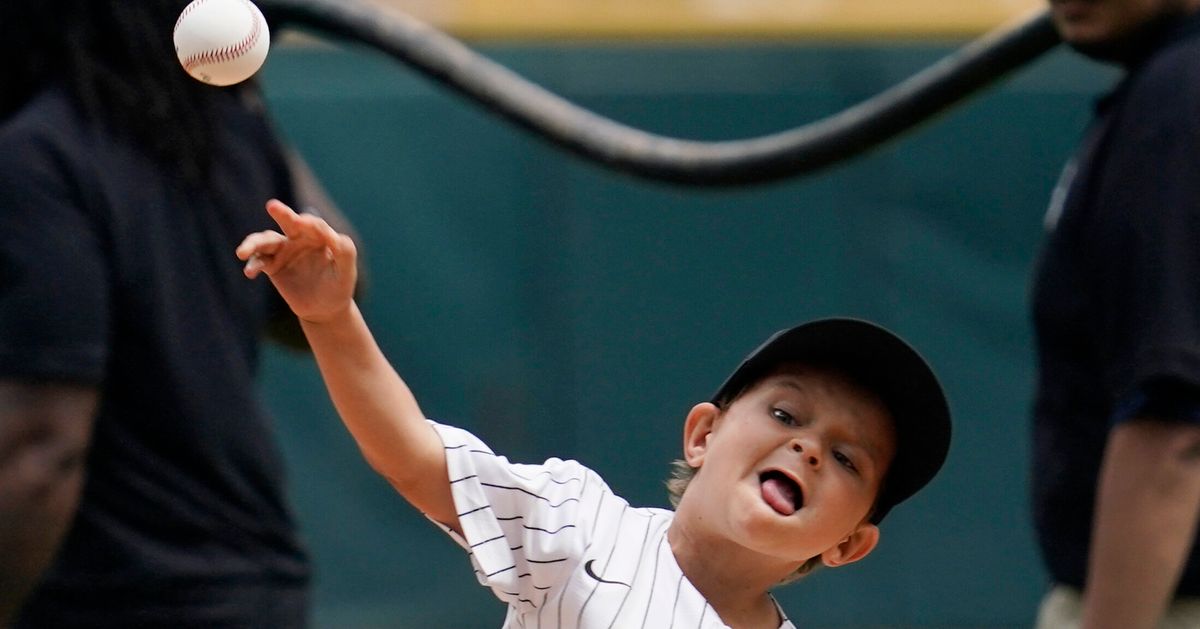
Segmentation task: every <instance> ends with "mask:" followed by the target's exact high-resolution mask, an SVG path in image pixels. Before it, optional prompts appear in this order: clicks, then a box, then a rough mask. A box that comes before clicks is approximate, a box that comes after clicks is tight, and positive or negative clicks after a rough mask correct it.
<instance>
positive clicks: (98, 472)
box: [0, 89, 309, 627]
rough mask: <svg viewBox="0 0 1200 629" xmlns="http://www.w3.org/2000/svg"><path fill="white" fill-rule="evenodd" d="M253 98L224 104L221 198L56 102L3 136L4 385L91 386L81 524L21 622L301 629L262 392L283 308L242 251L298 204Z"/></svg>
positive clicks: (297, 584) (304, 567) (278, 470)
mask: <svg viewBox="0 0 1200 629" xmlns="http://www.w3.org/2000/svg"><path fill="white" fill-rule="evenodd" d="M249 97H252V95H251V94H250V93H248V92H240V91H235V90H229V91H228V92H227V93H226V94H225V95H223V96H222V97H221V98H222V101H221V104H220V115H221V117H222V121H223V124H222V125H220V126H214V127H213V129H212V132H213V133H214V134H216V137H217V141H218V143H219V146H220V147H221V158H220V160H219V161H218V164H217V171H218V172H217V174H216V176H215V177H214V181H215V183H214V184H213V185H211V186H208V187H206V188H203V189H201V190H196V189H189V188H188V187H187V186H185V185H184V184H183V183H182V182H181V181H180V180H179V179H178V175H177V174H175V173H174V172H173V170H174V169H173V168H171V167H170V165H163V164H161V163H160V162H157V161H155V160H153V159H151V158H149V157H148V156H147V155H146V154H144V153H143V152H141V151H139V150H137V149H135V148H133V147H132V145H131V143H128V142H121V141H114V139H113V138H111V137H110V136H109V135H107V134H106V133H105V132H103V131H101V130H99V129H97V128H96V127H94V126H92V125H90V124H88V123H87V122H86V121H85V120H84V119H83V118H82V117H81V116H80V115H79V113H78V112H77V111H76V110H75V109H74V108H73V107H72V105H71V103H70V101H69V99H68V98H67V97H66V93H65V91H63V90H58V89H51V90H48V91H46V92H44V93H42V94H41V95H39V96H38V97H37V98H36V99H35V100H33V101H32V102H31V103H30V104H28V105H27V106H26V107H25V108H24V109H23V110H21V111H20V112H18V113H16V114H15V115H14V116H13V117H11V118H9V119H8V120H7V121H5V123H4V125H3V126H2V127H0V378H11V377H17V378H34V379H48V380H53V381H69V382H80V383H86V384H92V385H95V386H97V387H98V388H99V390H100V392H101V400H100V408H99V411H98V416H97V418H96V422H95V428H94V435H93V438H92V442H91V447H90V451H89V453H88V458H87V472H86V473H87V477H86V482H85V487H84V490H83V496H82V501H81V504H80V507H79V511H78V515H77V517H76V519H75V521H74V523H73V525H72V528H71V529H70V531H69V533H68V535H67V537H66V539H65V541H64V543H63V546H62V548H61V551H60V554H59V557H58V559H57V561H56V563H55V565H54V566H53V567H52V568H51V570H50V572H49V574H47V575H46V578H45V581H44V583H43V584H42V585H41V586H40V587H39V589H38V590H37V591H36V592H35V594H34V595H33V597H32V598H31V599H30V600H29V602H28V603H27V605H26V608H25V610H24V612H23V615H22V621H23V623H24V626H31V627H61V626H77V625H79V624H85V625H86V626H90V627H98V626H112V627H132V626H155V625H163V626H167V625H173V626H205V627H216V626H221V627H225V626H257V627H276V626H287V627H292V626H300V625H303V624H304V623H305V622H306V619H307V605H308V602H307V583H308V578H309V568H308V561H307V556H306V552H305V550H304V548H303V547H302V544H301V543H300V541H299V539H298V537H297V533H296V530H295V525H294V522H293V518H292V515H291V513H290V512H289V509H288V507H287V505H286V501H285V490H284V473H283V468H282V460H281V454H280V452H279V450H278V447H277V445H276V440H275V437H274V435H273V433H272V431H273V427H272V425H271V421H270V418H269V417H268V416H267V413H266V412H265V410H264V408H263V406H262V404H261V403H260V401H259V399H258V396H257V389H256V387H257V385H256V381H255V377H256V371H257V368H258V359H259V352H258V343H259V342H260V337H261V332H262V330H263V328H264V325H265V324H266V322H267V321H268V319H269V318H270V317H271V316H273V315H274V314H276V313H278V312H279V311H280V308H281V307H282V306H281V304H282V302H281V301H280V300H279V299H278V298H277V297H276V295H275V293H274V291H273V290H272V288H271V287H270V285H269V283H268V282H264V281H255V282H251V281H248V280H246V279H245V278H244V277H243V276H242V274H241V271H240V267H241V265H240V263H239V261H238V260H237V259H236V257H235V256H234V253H233V251H234V248H235V247H236V246H237V244H238V243H239V242H240V241H241V239H242V238H243V237H244V236H245V235H246V234H249V233H251V232H253V231H258V230H262V229H267V228H270V227H272V225H271V223H270V221H269V218H268V216H267V215H266V212H265V211H264V209H263V206H264V203H265V201H266V200H267V199H268V198H270V197H279V198H281V199H284V200H289V198H290V196H291V192H290V191H291V181H290V178H289V175H288V171H287V168H286V165H285V161H284V158H283V155H282V152H281V149H280V147H279V146H278V143H277V142H276V140H275V139H274V137H273V134H272V131H271V129H270V128H269V125H268V124H267V122H266V120H265V118H264V116H263V115H262V113H261V112H260V111H259V109H257V108H255V107H253V106H251V104H252V103H253V101H251V100H248V98H249Z"/></svg>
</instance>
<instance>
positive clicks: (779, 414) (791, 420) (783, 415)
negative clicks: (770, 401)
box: [771, 408, 796, 426]
mask: <svg viewBox="0 0 1200 629" xmlns="http://www.w3.org/2000/svg"><path fill="white" fill-rule="evenodd" d="M771 416H772V417H774V418H775V419H778V420H779V421H781V422H783V423H785V424H787V425H789V426H795V425H796V418H795V417H792V415H791V414H790V413H788V412H787V411H785V410H783V409H781V408H773V409H771Z"/></svg>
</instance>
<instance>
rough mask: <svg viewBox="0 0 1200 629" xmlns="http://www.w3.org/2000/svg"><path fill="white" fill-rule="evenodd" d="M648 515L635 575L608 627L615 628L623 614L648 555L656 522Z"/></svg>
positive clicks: (634, 568)
mask: <svg viewBox="0 0 1200 629" xmlns="http://www.w3.org/2000/svg"><path fill="white" fill-rule="evenodd" d="M645 515H646V531H645V532H644V533H642V545H641V548H640V549H639V550H638V559H637V563H636V564H634V566H633V576H632V577H630V579H629V585H630V587H629V589H627V590H625V596H623V597H621V604H620V605H618V606H617V613H616V614H615V615H613V619H612V622H611V623H609V625H608V629H613V627H615V626H616V624H617V618H619V617H620V616H621V610H622V609H625V603H626V602H627V601H628V600H629V595H630V594H631V593H633V583H634V582H635V581H637V576H638V574H639V573H640V572H641V570H642V559H644V558H645V557H646V542H648V541H650V525H651V524H653V523H654V516H651V515H650V514H645Z"/></svg>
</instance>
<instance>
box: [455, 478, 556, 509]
mask: <svg viewBox="0 0 1200 629" xmlns="http://www.w3.org/2000/svg"><path fill="white" fill-rule="evenodd" d="M479 485H480V486H481V487H491V488H492V489H503V490H506V491H519V492H521V493H523V494H526V495H528V496H531V497H533V498H537V499H538V500H544V501H546V504H547V505H548V506H549V507H550V508H551V509H557V508H559V507H561V506H563V505H565V504H567V503H568V502H579V498H574V497H572V498H567V499H566V500H563V501H562V502H560V503H558V504H554V503H552V502H550V499H549V498H547V497H545V496H543V495H541V494H535V493H533V492H532V491H529V490H528V489H525V488H524V487H511V486H509V485H497V484H496V483H484V482H480V483H479Z"/></svg>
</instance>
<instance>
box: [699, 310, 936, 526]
mask: <svg viewBox="0 0 1200 629" xmlns="http://www.w3.org/2000/svg"><path fill="white" fill-rule="evenodd" d="M785 362H801V363H810V364H815V365H818V366H827V367H833V368H836V369H838V370H840V371H842V372H844V373H845V374H846V375H848V376H850V377H851V378H853V379H854V380H855V381H856V382H858V383H859V384H860V385H862V386H864V387H866V388H867V389H868V390H870V391H873V392H875V394H876V395H878V396H879V397H880V399H881V400H882V401H883V403H884V406H886V407H887V409H888V411H889V412H890V413H891V416H892V421H893V423H894V424H895V428H896V456H895V458H894V459H893V460H892V465H891V468H890V469H889V470H888V473H887V476H886V477H885V478H884V481H883V486H882V487H881V488H880V491H879V496H878V498H877V499H876V505H875V512H874V514H873V515H872V516H871V521H872V522H874V523H876V524H878V523H879V522H880V521H882V520H883V517H884V516H885V515H887V514H888V512H889V511H891V509H892V507H894V506H896V505H897V504H899V503H901V502H903V501H904V500H906V499H908V498H909V497H910V496H912V495H913V494H915V493H917V491H918V490H919V489H921V488H922V487H924V486H925V485H926V484H927V483H928V482H929V481H930V480H932V479H933V477H934V476H935V475H936V474H937V473H938V470H940V469H941V468H942V464H943V463H944V462H945V461H946V454H947V452H949V450H950V406H949V404H948V403H947V402H946V395H945V393H944V392H943V391H942V385H941V384H940V383H938V379H937V376H935V375H934V373H933V369H932V368H930V366H929V364H928V363H927V362H925V359H924V358H922V357H921V355H920V354H918V353H917V350H915V349H913V348H912V346H910V345H909V344H908V343H906V342H905V341H904V340H903V339H901V338H900V337H899V336H897V335H896V334H894V333H892V332H890V331H888V330H887V329H886V328H883V327H882V326H879V325H877V324H874V323H871V322H869V321H864V320H862V319H851V318H831V319H819V320H816V321H810V322H808V323H803V324H801V325H798V326H796V327H793V328H788V329H786V330H780V331H779V332H776V333H775V334H773V335H771V337H770V338H768V339H767V340H766V341H765V342H764V343H763V344H762V345H760V346H758V348H757V349H755V350H754V351H753V352H750V355H749V356H747V357H746V358H745V359H744V360H743V361H742V363H741V364H740V365H738V368H737V369H735V370H734V371H733V373H732V374H730V376H729V378H727V379H726V380H725V383H724V384H722V385H721V387H720V388H719V389H717V393H716V395H714V396H713V398H712V402H713V403H715V404H718V405H719V404H722V403H727V402H729V401H731V400H733V399H734V398H735V397H737V396H738V395H740V394H741V393H742V392H743V391H744V390H745V389H746V388H747V387H749V386H751V385H753V384H754V383H756V382H758V381H759V380H761V379H762V378H764V377H765V376H766V375H767V374H769V373H770V372H771V371H772V370H773V369H775V367H777V366H778V365H780V364H782V363H785Z"/></svg>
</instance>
